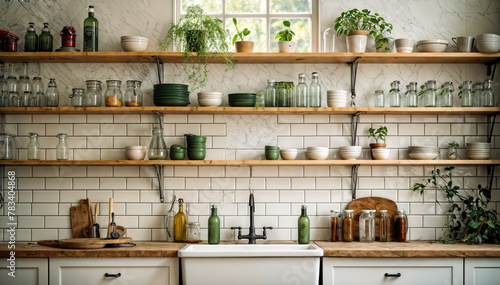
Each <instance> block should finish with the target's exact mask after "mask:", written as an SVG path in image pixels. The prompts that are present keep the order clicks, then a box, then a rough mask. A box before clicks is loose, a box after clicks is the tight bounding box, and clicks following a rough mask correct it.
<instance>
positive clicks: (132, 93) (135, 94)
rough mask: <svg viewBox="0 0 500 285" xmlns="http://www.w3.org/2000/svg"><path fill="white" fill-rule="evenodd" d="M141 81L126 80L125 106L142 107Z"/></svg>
mask: <svg viewBox="0 0 500 285" xmlns="http://www.w3.org/2000/svg"><path fill="white" fill-rule="evenodd" d="M141 84H142V81H139V80H127V91H126V92H125V106H127V107H141V106H142V91H141Z"/></svg>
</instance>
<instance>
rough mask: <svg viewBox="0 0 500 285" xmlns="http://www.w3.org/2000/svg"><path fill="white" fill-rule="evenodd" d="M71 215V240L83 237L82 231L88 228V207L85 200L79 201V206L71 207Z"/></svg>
mask: <svg viewBox="0 0 500 285" xmlns="http://www.w3.org/2000/svg"><path fill="white" fill-rule="evenodd" d="M70 213H71V230H72V233H73V238H83V237H85V236H84V234H83V231H84V230H85V231H88V230H89V228H90V215H89V205H88V200H87V199H81V200H80V205H78V206H72V207H71V208H70Z"/></svg>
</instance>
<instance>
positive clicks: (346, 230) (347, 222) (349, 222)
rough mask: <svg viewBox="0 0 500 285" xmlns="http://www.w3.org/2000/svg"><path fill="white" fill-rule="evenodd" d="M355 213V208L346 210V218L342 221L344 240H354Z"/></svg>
mask: <svg viewBox="0 0 500 285" xmlns="http://www.w3.org/2000/svg"><path fill="white" fill-rule="evenodd" d="M353 227H354V213H353V210H345V211H344V220H343V221H342V240H343V241H346V242H351V241H353V240H354V229H353Z"/></svg>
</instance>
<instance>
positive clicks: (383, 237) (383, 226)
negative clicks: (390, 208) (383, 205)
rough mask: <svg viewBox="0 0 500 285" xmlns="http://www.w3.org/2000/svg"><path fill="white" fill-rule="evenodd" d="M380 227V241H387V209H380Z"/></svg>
mask: <svg viewBox="0 0 500 285" xmlns="http://www.w3.org/2000/svg"><path fill="white" fill-rule="evenodd" d="M379 228H380V229H379V231H380V232H379V236H380V241H383V242H386V241H387V228H388V220H387V210H380V221H379Z"/></svg>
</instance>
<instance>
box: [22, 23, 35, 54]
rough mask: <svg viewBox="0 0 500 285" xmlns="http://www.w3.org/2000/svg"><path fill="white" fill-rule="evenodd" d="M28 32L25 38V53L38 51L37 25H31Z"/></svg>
mask: <svg viewBox="0 0 500 285" xmlns="http://www.w3.org/2000/svg"><path fill="white" fill-rule="evenodd" d="M29 25H30V26H29V27H28V30H27V31H26V35H25V36H24V51H26V52H33V51H38V35H37V34H36V30H35V24H34V23H29Z"/></svg>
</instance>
